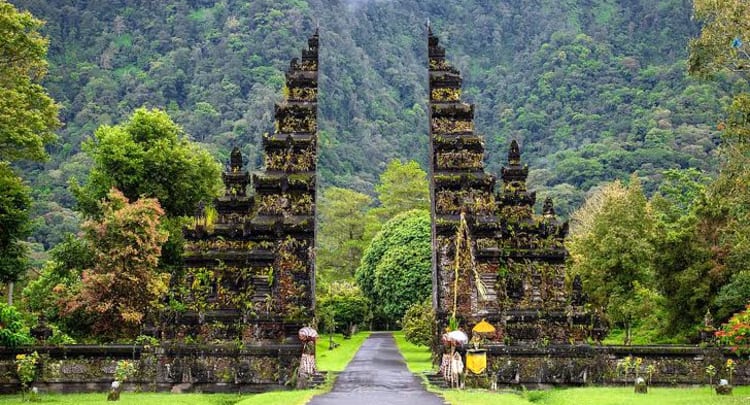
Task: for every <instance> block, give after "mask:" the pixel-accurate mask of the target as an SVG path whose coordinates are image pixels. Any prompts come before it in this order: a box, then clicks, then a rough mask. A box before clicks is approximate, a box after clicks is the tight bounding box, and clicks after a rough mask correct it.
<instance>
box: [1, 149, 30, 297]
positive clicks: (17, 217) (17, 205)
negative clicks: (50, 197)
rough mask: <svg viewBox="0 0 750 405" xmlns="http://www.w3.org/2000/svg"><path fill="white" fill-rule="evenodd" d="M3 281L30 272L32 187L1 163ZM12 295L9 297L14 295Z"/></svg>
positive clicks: (11, 279)
mask: <svg viewBox="0 0 750 405" xmlns="http://www.w3.org/2000/svg"><path fill="white" fill-rule="evenodd" d="M0 190H2V191H1V192H0V281H1V282H4V283H12V282H14V281H16V280H18V278H19V277H20V276H21V275H23V273H24V272H25V271H26V267H27V260H26V253H27V252H26V251H27V249H26V246H25V245H24V244H23V243H22V242H23V240H24V239H25V238H26V236H28V235H29V232H30V229H29V213H28V209H29V206H30V205H31V200H30V198H29V189H28V187H27V186H26V185H24V184H23V182H22V181H21V179H20V178H19V177H18V176H17V175H16V173H15V172H14V171H13V169H12V168H11V167H10V165H9V164H8V163H6V162H0ZM10 291H12V290H9V294H8V300H9V301H12V297H11V295H10Z"/></svg>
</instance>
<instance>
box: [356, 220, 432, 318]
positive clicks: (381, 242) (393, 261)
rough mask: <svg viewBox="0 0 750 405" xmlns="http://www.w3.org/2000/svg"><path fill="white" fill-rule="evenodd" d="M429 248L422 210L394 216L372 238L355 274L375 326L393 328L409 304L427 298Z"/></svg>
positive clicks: (428, 223)
mask: <svg viewBox="0 0 750 405" xmlns="http://www.w3.org/2000/svg"><path fill="white" fill-rule="evenodd" d="M431 246H432V245H431V240H430V214H429V211H426V210H411V211H407V212H404V213H401V214H399V215H396V216H395V217H394V218H393V219H391V220H390V221H388V222H387V223H386V224H385V225H384V226H383V228H382V229H381V230H380V232H378V234H377V235H375V237H374V238H373V240H372V242H371V243H370V245H369V246H368V247H367V250H365V253H364V255H363V256H362V262H361V263H360V266H359V267H358V268H357V272H356V274H355V277H356V280H357V284H358V285H359V287H360V289H361V290H362V293H363V294H364V295H365V297H367V298H369V299H370V301H371V302H372V305H373V307H372V312H373V316H374V317H375V322H378V323H380V324H381V326H395V325H396V323H397V322H398V321H400V320H401V318H403V316H404V313H405V312H406V310H407V309H408V308H409V307H410V306H411V305H412V304H415V303H418V302H422V301H424V300H425V299H426V298H427V297H428V296H429V295H430V293H431V291H432V275H431V274H432V273H431V257H432V254H431V252H432V250H431Z"/></svg>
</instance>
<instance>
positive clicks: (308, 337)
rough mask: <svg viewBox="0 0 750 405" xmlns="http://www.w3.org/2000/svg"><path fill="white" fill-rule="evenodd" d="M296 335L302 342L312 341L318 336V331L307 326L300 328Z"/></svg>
mask: <svg viewBox="0 0 750 405" xmlns="http://www.w3.org/2000/svg"><path fill="white" fill-rule="evenodd" d="M298 335H299V340H301V341H303V342H313V341H315V339H317V338H318V332H317V331H316V330H315V329H313V328H311V327H309V326H305V327H304V328H302V329H300V330H299V333H298Z"/></svg>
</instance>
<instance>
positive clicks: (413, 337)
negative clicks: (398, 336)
mask: <svg viewBox="0 0 750 405" xmlns="http://www.w3.org/2000/svg"><path fill="white" fill-rule="evenodd" d="M401 327H402V328H403V331H404V337H405V338H406V341H407V342H409V343H413V344H415V345H419V346H430V344H431V343H432V339H433V336H434V335H435V334H434V331H433V329H435V311H433V309H432V304H431V303H430V301H429V300H426V301H424V302H420V303H416V304H412V306H410V307H409V309H407V310H406V313H405V314H404V319H403V320H402V321H401Z"/></svg>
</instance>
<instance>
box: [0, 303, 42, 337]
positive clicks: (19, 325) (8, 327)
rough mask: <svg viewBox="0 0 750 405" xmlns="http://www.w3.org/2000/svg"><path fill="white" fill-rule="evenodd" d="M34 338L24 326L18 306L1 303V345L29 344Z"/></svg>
mask: <svg viewBox="0 0 750 405" xmlns="http://www.w3.org/2000/svg"><path fill="white" fill-rule="evenodd" d="M32 343H34V339H32V338H31V335H29V332H28V329H26V328H24V325H23V317H21V314H20V313H19V312H18V310H17V309H16V307H14V306H12V305H6V304H2V303H0V346H9V347H14V346H18V345H29V344H32Z"/></svg>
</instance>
